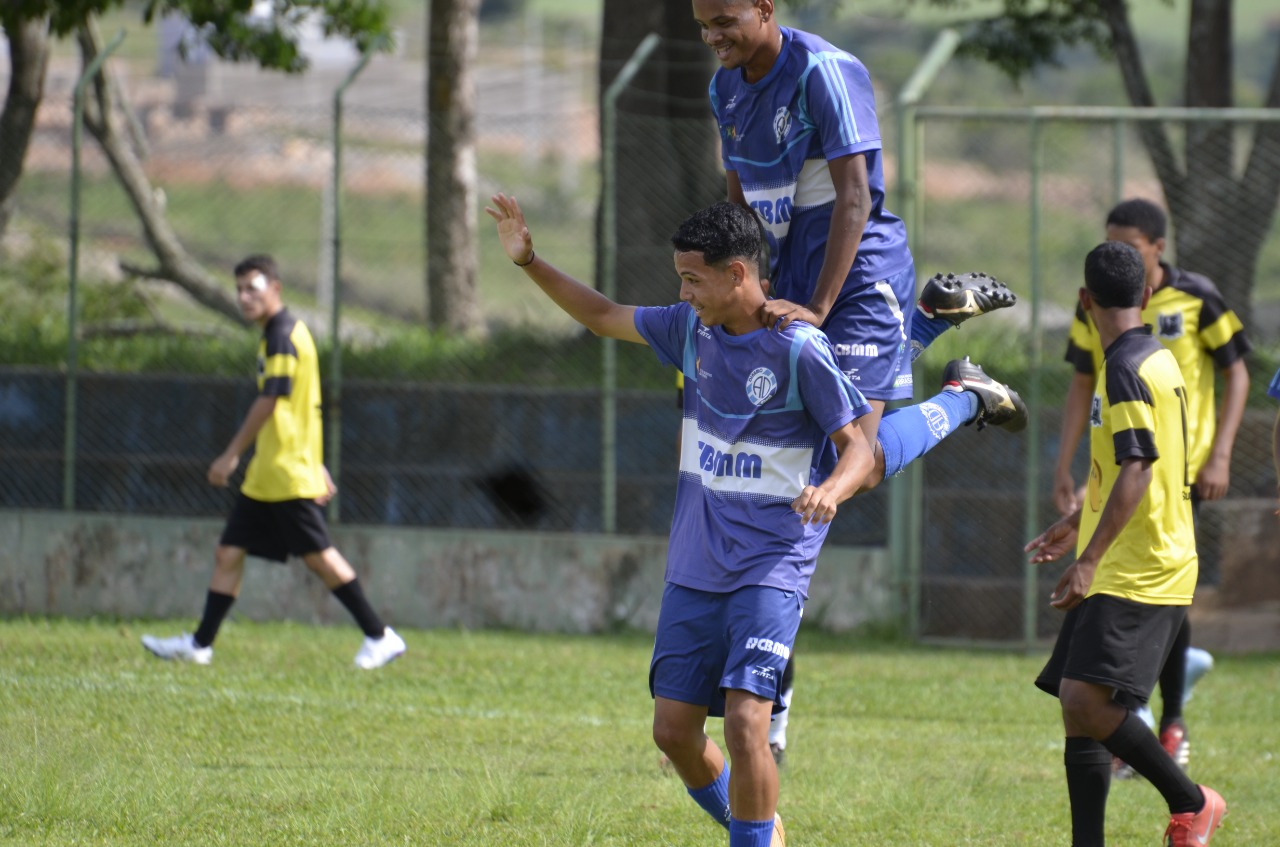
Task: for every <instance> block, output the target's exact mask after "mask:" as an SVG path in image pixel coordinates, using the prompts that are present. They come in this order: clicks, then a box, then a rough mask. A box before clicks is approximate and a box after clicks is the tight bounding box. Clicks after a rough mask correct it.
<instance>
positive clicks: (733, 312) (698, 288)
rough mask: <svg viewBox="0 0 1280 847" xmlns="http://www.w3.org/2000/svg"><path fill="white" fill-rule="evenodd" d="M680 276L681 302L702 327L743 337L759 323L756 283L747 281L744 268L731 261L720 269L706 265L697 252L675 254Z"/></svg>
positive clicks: (761, 296)
mask: <svg viewBox="0 0 1280 847" xmlns="http://www.w3.org/2000/svg"><path fill="white" fill-rule="evenodd" d="M675 263H676V273H677V274H679V275H680V299H681V300H683V301H684V302H685V303H688V304H689V305H690V306H692V307H693V311H694V313H695V314H697V316H698V320H700V321H702V325H703V326H720V327H724V330H725V332H728V333H729V334H730V335H742V334H744V333H747V332H751V331H753V330H756V329H760V328H761V326H762V324H761V323H760V320H759V318H758V317H757V315H756V312H757V311H758V310H759V308H760V306H761V305H763V304H764V292H763V291H762V289H761V286H760V284H759V283H758V282H755V281H754V280H753V281H751V283H750V285H746V284H744V283H745V282H746V265H745V264H743V262H742V261H741V260H740V259H731V260H729V261H726V262H724V263H723V267H718V266H716V265H708V264H707V263H706V261H705V260H704V259H703V256H702V253H701V252H699V251H697V250H688V251H679V250H677V251H676V254H675Z"/></svg>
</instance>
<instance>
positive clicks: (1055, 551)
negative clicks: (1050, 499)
mask: <svg viewBox="0 0 1280 847" xmlns="http://www.w3.org/2000/svg"><path fill="white" fill-rule="evenodd" d="M1078 534H1079V530H1078V527H1077V526H1076V524H1075V523H1073V522H1072V521H1071V519H1070V517H1066V518H1063V519H1062V520H1060V521H1058V522H1057V523H1055V524H1054V525H1053V526H1051V527H1049V528H1048V529H1046V530H1045V531H1044V532H1043V533H1041V534H1040V535H1038V536H1037V537H1035V538H1034V539H1032V540H1031V541H1030V542H1028V543H1027V546H1026V547H1023V548H1022V550H1023V552H1024V553H1030V554H1031V563H1032V564H1035V565H1038V564H1041V563H1043V562H1056V561H1057V560H1058V559H1060V558H1061V557H1062V554H1063V553H1065V552H1067V551H1068V550H1070V549H1071V548H1072V547H1074V546H1075V543H1076V536H1077V535H1078Z"/></svg>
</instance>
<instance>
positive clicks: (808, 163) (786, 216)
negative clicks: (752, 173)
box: [742, 159, 836, 243]
mask: <svg viewBox="0 0 1280 847" xmlns="http://www.w3.org/2000/svg"><path fill="white" fill-rule="evenodd" d="M742 194H743V196H744V197H745V198H746V199H747V205H749V206H750V207H751V208H752V209H754V210H755V211H756V214H757V215H758V216H759V217H760V222H761V223H763V224H764V228H765V229H767V230H768V231H769V234H770V235H772V236H773V237H774V239H775V240H776V241H778V242H779V243H781V242H783V241H785V240H786V238H787V233H788V232H789V231H790V230H791V218H792V216H794V215H795V213H796V212H802V211H804V210H806V209H815V208H817V207H819V206H825V205H827V204H828V203H834V202H835V199H836V185H835V183H834V182H833V181H832V179H831V168H830V167H828V166H827V160H826V159H806V160H805V163H804V165H803V166H802V167H801V168H800V174H799V176H798V177H797V178H796V181H795V182H788V183H786V184H785V185H770V186H762V187H758V188H757V187H754V186H746V185H744V186H742Z"/></svg>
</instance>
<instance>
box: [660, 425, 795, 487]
mask: <svg viewBox="0 0 1280 847" xmlns="http://www.w3.org/2000/svg"><path fill="white" fill-rule="evenodd" d="M812 462H813V448H812V447H775V446H771V445H768V444H759V443H755V442H740V443H737V444H731V443H729V442H727V441H725V440H724V439H722V438H717V437H716V436H714V435H709V434H708V433H705V432H703V431H701V430H699V429H698V422H697V421H696V420H695V419H693V418H685V419H684V425H683V428H682V431H681V434H680V471H681V473H687V474H692V475H694V476H698V477H701V479H702V487H703V488H706V489H710V490H711V491H719V492H724V493H736V494H755V495H761V496H765V497H773V498H777V499H781V500H794V499H795V498H796V497H798V496H799V495H800V492H801V491H802V490H803V487H804V486H805V485H808V484H809V470H810V465H811V464H812Z"/></svg>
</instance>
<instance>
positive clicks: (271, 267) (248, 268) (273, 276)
mask: <svg viewBox="0 0 1280 847" xmlns="http://www.w3.org/2000/svg"><path fill="white" fill-rule="evenodd" d="M254 271H257V272H258V273H260V274H262V275H263V276H265V277H266V278H267V279H268V280H275V281H276V282H279V281H280V269H279V268H278V267H276V260H275V259H273V258H271V257H270V256H268V255H267V254H266V253H256V254H254V255H252V256H246V257H245V258H243V259H241V260H240V262H239V263H238V264H237V265H236V268H235V271H234V274H235V277H236V279H239V278H240V277H242V276H248V275H249V274H251V273H253V272H254Z"/></svg>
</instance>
